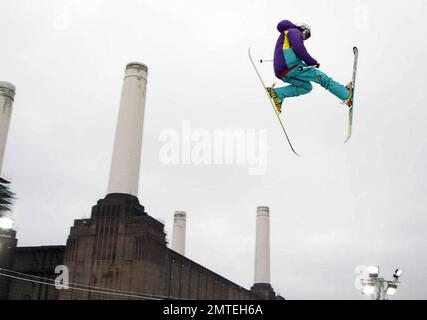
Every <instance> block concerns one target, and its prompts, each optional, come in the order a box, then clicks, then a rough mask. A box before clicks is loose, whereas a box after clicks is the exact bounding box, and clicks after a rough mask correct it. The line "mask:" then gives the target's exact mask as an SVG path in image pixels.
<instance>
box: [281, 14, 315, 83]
mask: <svg viewBox="0 0 427 320" xmlns="http://www.w3.org/2000/svg"><path fill="white" fill-rule="evenodd" d="M277 30H279V32H280V37H279V39H277V43H276V48H275V49H274V73H275V74H276V77H278V78H279V79H281V78H282V77H283V74H284V73H286V71H287V70H288V69H290V68H292V67H294V66H295V61H290V65H288V63H287V62H286V58H285V55H284V53H283V50H286V48H284V44H285V40H286V39H285V31H288V32H287V40H288V41H289V44H290V47H291V48H292V49H293V51H294V53H295V54H296V56H297V57H298V58H299V59H301V60H302V61H304V62H305V63H306V64H308V65H309V66H311V65H315V64H317V61H316V59H313V58H312V57H311V56H310V55H309V53H308V52H307V49H306V48H305V46H304V40H303V38H302V31H301V30H300V29H299V28H298V27H297V26H296V25H294V24H293V23H292V22H290V21H288V20H283V21H281V22H280V23H279V24H278V25H277ZM281 76H282V77H281Z"/></svg>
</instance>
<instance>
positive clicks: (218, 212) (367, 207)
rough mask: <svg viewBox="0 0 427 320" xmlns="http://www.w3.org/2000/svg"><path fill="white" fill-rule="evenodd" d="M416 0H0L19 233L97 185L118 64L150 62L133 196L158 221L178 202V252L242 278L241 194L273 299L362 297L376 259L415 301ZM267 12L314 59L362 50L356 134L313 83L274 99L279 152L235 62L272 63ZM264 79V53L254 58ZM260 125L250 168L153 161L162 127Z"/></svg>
mask: <svg viewBox="0 0 427 320" xmlns="http://www.w3.org/2000/svg"><path fill="white" fill-rule="evenodd" d="M426 14H427V2H426V1H425V0H411V1H409V2H407V3H401V2H398V3H396V2H390V1H385V0H381V1H380V0H378V1H358V0H355V1H338V0H334V1H332V0H330V1H319V0H306V1H258V0H257V1H255V0H244V1H220V0H216V1H210V2H207V1H130V0H128V1H100V0H90V1H77V0H72V1H71V0H69V1H65V0H52V1H42V0H37V1H35V0H28V1H24V0H0V30H2V35H1V38H2V45H1V48H0V81H8V82H11V83H13V84H14V85H16V87H17V93H16V99H15V103H14V107H13V108H14V109H13V115H12V121H11V125H10V130H9V139H8V144H7V149H6V156H5V160H4V166H3V175H4V176H5V177H7V178H9V179H11V180H12V182H13V185H12V186H13V190H14V191H15V192H16V193H17V196H18V200H17V201H16V204H15V210H14V213H13V214H14V217H15V219H16V227H17V231H18V239H19V245H21V246H29V245H59V244H65V241H66V238H67V236H68V233H69V228H70V227H71V225H72V224H73V220H74V219H79V218H83V217H90V210H91V207H92V206H93V205H95V204H96V201H97V200H98V199H100V198H103V197H104V196H105V194H106V191H107V184H108V176H109V168H110V162H111V155H112V148H113V139H114V133H115V132H114V131H115V126H116V119H117V114H118V107H119V102H120V94H121V86H122V81H123V74H124V69H125V66H126V64H127V63H128V62H131V61H139V62H142V63H144V64H146V65H147V66H148V69H149V76H148V85H147V102H146V118H145V126H144V137H143V148H142V163H141V176H140V188H139V199H140V202H141V203H142V204H143V205H144V206H145V208H146V211H147V212H148V213H149V214H150V215H152V216H153V217H155V218H156V219H161V220H163V221H164V222H165V229H166V231H167V234H168V239H171V230H172V222H173V212H174V211H175V210H185V211H187V212H188V217H187V249H186V253H187V256H188V257H189V258H190V259H193V260H194V261H196V262H198V263H200V264H202V265H204V266H206V267H208V268H210V269H211V270H213V271H215V272H217V273H219V274H221V275H223V276H225V277H226V278H228V279H230V280H232V281H234V282H236V283H238V284H240V285H243V286H244V287H246V288H250V286H251V285H252V284H253V281H254V251H255V219H256V207H257V206H259V205H265V206H269V207H270V209H271V218H270V222H271V280H272V285H273V287H274V289H275V290H276V292H277V293H280V294H282V295H284V296H285V297H287V298H289V299H364V297H362V295H361V294H360V292H359V291H358V290H357V289H356V288H355V286H354V282H355V279H356V277H357V274H355V268H356V267H357V266H359V265H370V264H376V265H380V266H381V267H382V270H383V272H384V276H386V277H389V278H391V276H392V273H393V271H394V268H395V267H398V266H399V267H402V268H403V269H405V274H404V275H403V277H402V284H401V286H400V288H399V290H398V293H397V295H396V297H395V298H399V299H415V298H418V299H426V298H427V274H426V272H425V271H426V270H427V256H426V253H427V237H426V232H425V228H426V222H427V217H426V209H427V197H426V196H425V192H426V189H427V181H426V178H427V169H426V165H425V164H426V159H427V144H426V137H427V126H426V125H425V121H426V117H427V109H426V105H425V100H424V99H425V98H426V96H425V75H426V72H427V65H426V63H425V57H426V55H427V44H426V41H425V35H424V32H425V22H424V18H425V15H426ZM282 19H289V20H291V21H305V22H307V23H308V24H310V25H311V27H312V38H311V39H310V40H309V41H307V42H306V45H307V48H308V50H309V52H310V53H311V54H312V55H313V57H314V58H316V59H317V60H319V62H320V63H321V69H322V70H323V71H324V72H326V73H327V74H329V75H330V76H332V77H333V78H334V79H336V80H337V81H340V82H342V83H345V84H346V83H347V82H348V81H350V78H351V71H352V61H353V55H352V47H353V46H354V45H357V46H358V47H359V49H360V60H359V72H358V80H357V81H358V82H357V93H356V98H355V116H354V134H353V139H352V140H351V142H350V143H348V144H344V143H343V141H344V139H345V136H346V125H347V123H346V122H347V111H346V109H345V108H344V107H343V106H342V105H340V104H339V101H338V100H337V99H336V98H335V97H334V96H332V95H331V94H329V93H328V92H327V91H325V90H324V89H323V88H321V87H320V86H317V85H315V87H314V90H313V91H312V92H311V93H310V94H309V95H306V96H302V97H299V98H294V99H289V100H287V101H286V104H285V109H286V110H285V125H286V127H287V130H288V133H289V135H290V137H291V139H292V141H293V143H294V146H295V148H296V150H297V151H298V152H299V153H300V154H301V155H302V158H297V157H295V156H294V155H293V154H292V153H291V151H290V149H289V147H288V145H287V143H286V141H285V140H284V137H283V133H282V132H281V129H280V127H279V125H278V123H277V120H276V119H275V116H274V113H273V111H272V110H271V106H270V105H269V103H268V101H267V99H266V97H265V94H264V93H263V91H262V87H261V86H260V84H259V81H258V79H257V78H256V75H255V73H254V70H253V68H252V66H251V64H250V62H249V60H248V56H247V49H248V47H249V46H251V47H252V51H253V55H254V57H255V58H256V59H260V58H263V59H271V58H272V54H273V49H274V45H275V41H276V39H277V37H278V35H279V34H278V32H277V31H276V25H277V23H278V22H279V21H280V20H282ZM259 68H260V71H261V73H262V75H263V76H264V77H265V79H266V81H267V82H268V83H272V82H273V81H274V74H273V70H272V66H271V64H268V63H267V64H263V65H259ZM185 121H189V122H190V124H191V127H192V128H193V129H196V128H198V129H204V130H208V132H213V131H214V130H221V129H227V128H234V129H236V128H240V129H243V130H255V132H258V133H259V132H261V131H262V130H266V132H267V141H268V150H267V161H268V162H267V167H266V171H265V173H264V174H261V175H250V174H249V172H248V167H249V166H248V165H241V164H240V165H239V164H234V165H204V164H201V165H194V164H193V165H191V164H187V165H184V164H175V165H166V164H164V163H162V161H160V159H159V153H160V150H161V148H162V146H163V144H164V143H163V142H162V141H160V140H159V137H160V135H161V134H162V132H164V130H170V129H172V130H176V132H178V133H180V132H181V131H182V127H183V124H185V123H186V122H185Z"/></svg>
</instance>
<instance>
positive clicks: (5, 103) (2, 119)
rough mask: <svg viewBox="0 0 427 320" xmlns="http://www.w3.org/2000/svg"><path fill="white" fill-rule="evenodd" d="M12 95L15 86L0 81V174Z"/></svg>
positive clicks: (10, 114) (13, 94) (10, 112)
mask: <svg viewBox="0 0 427 320" xmlns="http://www.w3.org/2000/svg"><path fill="white" fill-rule="evenodd" d="M14 97H15V86H14V85H13V84H11V83H9V82H4V81H0V175H1V172H2V168H3V159H4V152H5V149H6V142H7V134H8V132H9V124H10V118H11V116H12V104H13V99H14Z"/></svg>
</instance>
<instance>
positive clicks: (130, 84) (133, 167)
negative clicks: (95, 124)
mask: <svg viewBox="0 0 427 320" xmlns="http://www.w3.org/2000/svg"><path fill="white" fill-rule="evenodd" d="M147 73H148V68H147V66H146V65H144V64H142V63H138V62H132V63H129V64H128V65H127V66H126V70H125V77H124V80H123V88H122V97H121V100H120V109H119V116H118V119H117V127H116V137H115V141H114V150H113V159H112V161H111V171H110V181H109V185H108V193H125V194H131V195H134V196H136V197H137V196H138V182H139V167H140V163H141V144H142V131H143V130H142V129H143V126H144V111H145V95H146V86H147Z"/></svg>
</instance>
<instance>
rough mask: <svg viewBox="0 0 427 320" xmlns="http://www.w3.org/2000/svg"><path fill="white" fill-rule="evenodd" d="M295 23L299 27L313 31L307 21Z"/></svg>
mask: <svg viewBox="0 0 427 320" xmlns="http://www.w3.org/2000/svg"><path fill="white" fill-rule="evenodd" d="M295 25H296V26H297V27H298V28H302V29H304V30H308V31H310V33H311V27H310V26H309V25H308V24H307V23H305V22H297V23H295Z"/></svg>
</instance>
